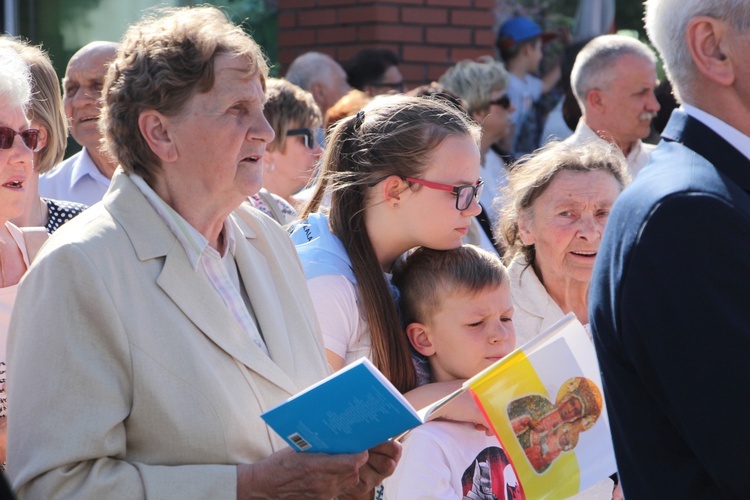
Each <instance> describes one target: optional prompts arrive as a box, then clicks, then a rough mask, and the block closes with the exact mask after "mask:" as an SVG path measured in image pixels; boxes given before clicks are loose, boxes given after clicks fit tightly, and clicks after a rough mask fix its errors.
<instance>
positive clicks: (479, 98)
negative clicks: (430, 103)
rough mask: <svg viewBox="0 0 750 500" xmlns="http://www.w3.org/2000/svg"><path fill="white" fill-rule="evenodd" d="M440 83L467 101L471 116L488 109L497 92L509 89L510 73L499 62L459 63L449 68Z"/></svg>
mask: <svg viewBox="0 0 750 500" xmlns="http://www.w3.org/2000/svg"><path fill="white" fill-rule="evenodd" d="M438 83H439V84H440V85H442V86H443V87H445V88H446V90H449V91H451V92H453V93H454V94H456V95H457V96H458V97H460V98H461V99H463V100H464V101H466V107H467V108H468V112H469V114H471V113H474V112H478V111H483V110H485V109H487V108H488V107H489V105H490V101H491V100H492V93H493V92H494V91H496V90H499V91H501V92H502V91H504V90H505V89H506V88H507V87H508V72H507V71H506V70H505V66H503V64H502V63H500V62H498V61H494V60H492V61H488V62H477V61H472V60H469V59H465V60H463V61H459V62H458V63H456V65H455V66H452V67H450V68H448V71H446V72H445V74H444V75H443V76H441V77H440V79H439V80H438Z"/></svg>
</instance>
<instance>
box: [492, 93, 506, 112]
mask: <svg viewBox="0 0 750 500" xmlns="http://www.w3.org/2000/svg"><path fill="white" fill-rule="evenodd" d="M493 104H494V105H495V106H500V107H501V108H503V109H510V97H508V94H505V95H504V96H502V97H498V98H497V99H495V100H494V101H490V106H492V105H493Z"/></svg>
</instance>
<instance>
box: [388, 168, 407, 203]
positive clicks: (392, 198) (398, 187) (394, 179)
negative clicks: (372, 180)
mask: <svg viewBox="0 0 750 500" xmlns="http://www.w3.org/2000/svg"><path fill="white" fill-rule="evenodd" d="M381 189H382V193H383V201H385V202H386V203H387V204H388V205H390V206H391V207H394V205H395V204H396V203H398V202H400V201H401V195H402V194H403V192H404V191H406V190H407V189H409V186H408V184H407V183H406V182H405V181H403V180H401V178H400V177H399V176H397V175H392V176H390V177H388V178H387V179H386V180H385V181H383V183H382V185H381ZM394 208H395V207H394Z"/></svg>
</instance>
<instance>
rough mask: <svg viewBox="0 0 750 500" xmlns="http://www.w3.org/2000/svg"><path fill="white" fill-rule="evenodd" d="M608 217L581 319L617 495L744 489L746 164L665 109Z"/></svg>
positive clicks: (749, 464) (747, 458) (729, 494)
mask: <svg viewBox="0 0 750 500" xmlns="http://www.w3.org/2000/svg"><path fill="white" fill-rule="evenodd" d="M662 137H663V140H662V141H661V143H660V144H659V146H658V147H657V148H656V149H655V150H654V152H653V153H652V156H651V159H650V162H649V164H648V165H647V166H646V167H645V168H644V169H643V170H642V171H641V172H640V173H639V175H638V176H637V178H636V179H635V181H634V182H633V183H632V185H631V186H629V187H628V188H627V189H625V191H624V192H623V193H622V194H621V195H620V197H619V198H618V200H617V202H616V203H615V206H614V207H613V209H612V213H611V215H610V217H609V220H608V222H607V228H606V230H605V232H604V237H603V241H602V244H601V247H600V250H599V255H598V256H597V262H596V265H595V266H594V274H593V278H592V282H591V289H590V299H589V304H590V320H591V325H592V330H593V334H594V342H595V344H596V349H597V354H598V357H599V364H600V367H601V370H602V379H603V383H604V392H605V398H606V401H607V404H608V412H609V418H610V424H611V428H612V434H613V436H612V437H613V441H614V445H615V455H616V458H617V464H618V470H619V473H620V479H621V482H622V486H623V492H624V494H625V495H626V497H628V498H631V499H641V498H658V499H662V498H670V499H671V498H735V497H736V498H749V497H750V418H749V417H750V414H748V412H747V411H745V408H747V407H748V404H749V403H750V194H749V193H750V161H748V159H747V158H746V157H745V156H743V155H742V154H741V153H740V152H739V151H737V150H736V149H735V148H733V147H732V146H731V145H729V143H727V142H726V141H725V140H724V139H722V138H721V137H720V136H719V135H718V134H716V133H715V132H713V131H712V130H711V129H709V128H708V127H707V126H705V125H704V124H703V123H701V122H700V121H698V120H696V119H694V118H691V117H689V116H688V115H687V114H685V113H684V112H683V111H681V110H676V111H675V112H674V113H673V114H672V117H671V118H670V121H669V123H668V125H667V128H666V129H665V132H664V134H662Z"/></svg>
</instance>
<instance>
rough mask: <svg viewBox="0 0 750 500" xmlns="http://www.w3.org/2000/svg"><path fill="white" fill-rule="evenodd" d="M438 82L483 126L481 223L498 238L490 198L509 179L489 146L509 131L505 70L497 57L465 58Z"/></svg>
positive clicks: (504, 168)
mask: <svg viewBox="0 0 750 500" xmlns="http://www.w3.org/2000/svg"><path fill="white" fill-rule="evenodd" d="M440 83H441V84H442V85H443V86H444V87H445V88H446V89H447V90H449V91H451V92H453V93H454V94H456V95H458V96H459V97H460V98H461V99H463V101H464V102H465V103H466V110H467V112H468V113H469V116H471V118H472V119H474V121H475V122H477V123H478V124H479V125H480V126H481V127H482V141H481V143H480V145H479V152H480V154H481V155H482V164H481V165H482V166H481V169H480V171H481V175H482V179H484V183H485V189H484V192H483V193H482V198H481V199H480V200H479V203H480V204H481V205H482V208H483V209H484V211H485V214H486V217H487V219H488V220H489V224H486V225H485V226H484V227H485V228H486V229H487V230H488V231H489V233H488V237H490V238H491V239H492V241H493V243H496V242H497V240H498V239H497V238H494V237H493V233H492V230H491V227H492V226H494V224H496V223H497V221H498V219H499V217H498V209H497V208H493V201H494V200H496V199H497V198H498V196H499V195H500V193H501V189H502V187H503V186H505V185H506V184H507V183H508V181H507V170H506V166H505V161H504V160H503V159H502V158H501V157H500V155H498V154H497V152H495V150H494V149H492V145H493V144H496V143H498V142H500V141H501V140H502V139H503V138H505V137H506V136H508V134H510V133H511V132H512V127H511V124H512V122H511V114H512V113H513V111H514V110H515V107H514V106H513V105H512V104H511V102H510V99H509V98H508V95H507V94H506V93H505V90H506V88H507V87H508V73H507V72H506V71H505V68H504V67H503V65H502V64H501V63H499V62H497V61H487V62H476V61H470V60H465V61H460V62H459V63H457V64H456V65H455V66H453V67H451V68H449V69H448V71H446V72H445V74H444V75H443V76H441V77H440ZM499 203H501V202H499Z"/></svg>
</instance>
